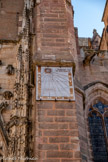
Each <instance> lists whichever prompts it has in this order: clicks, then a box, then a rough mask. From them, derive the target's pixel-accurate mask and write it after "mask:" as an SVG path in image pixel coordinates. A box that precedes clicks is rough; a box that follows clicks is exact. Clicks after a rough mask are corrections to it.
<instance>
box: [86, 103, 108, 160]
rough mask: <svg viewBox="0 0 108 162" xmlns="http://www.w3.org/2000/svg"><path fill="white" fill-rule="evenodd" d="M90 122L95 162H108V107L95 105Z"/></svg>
mask: <svg viewBox="0 0 108 162" xmlns="http://www.w3.org/2000/svg"><path fill="white" fill-rule="evenodd" d="M88 122H89V130H90V139H91V144H92V150H93V159H94V162H108V148H107V147H108V139H107V138H108V105H104V104H103V103H102V102H98V103H97V104H95V105H93V107H91V108H90V109H89V115H88Z"/></svg>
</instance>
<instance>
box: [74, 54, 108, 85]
mask: <svg viewBox="0 0 108 162" xmlns="http://www.w3.org/2000/svg"><path fill="white" fill-rule="evenodd" d="M106 57H107V56H102V57H98V56H96V57H94V58H93V59H92V60H93V61H91V63H90V65H87V66H84V64H83V58H81V60H79V70H78V71H77V72H76V75H78V76H79V82H80V83H81V85H82V87H84V86H86V85H88V84H90V83H93V82H98V81H99V82H103V83H106V84H107V83H108V77H107V74H108V66H107V64H108V61H107V59H106Z"/></svg>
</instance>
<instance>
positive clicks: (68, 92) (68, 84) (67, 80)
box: [36, 67, 75, 100]
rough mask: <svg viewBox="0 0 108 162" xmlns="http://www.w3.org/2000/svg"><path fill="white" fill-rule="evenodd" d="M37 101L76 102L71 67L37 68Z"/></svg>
mask: <svg viewBox="0 0 108 162" xmlns="http://www.w3.org/2000/svg"><path fill="white" fill-rule="evenodd" d="M36 93H37V94H36V97H37V98H36V99H37V100H74V99H75V98H74V87H73V75H72V68H71V67H37V87H36Z"/></svg>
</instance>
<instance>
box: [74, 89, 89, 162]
mask: <svg viewBox="0 0 108 162" xmlns="http://www.w3.org/2000/svg"><path fill="white" fill-rule="evenodd" d="M75 97H76V110H77V120H78V130H79V139H80V150H81V158H82V162H87V161H88V158H89V154H88V140H87V129H86V120H85V113H84V94H83V93H81V92H78V91H76V93H75Z"/></svg>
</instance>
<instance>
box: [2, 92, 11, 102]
mask: <svg viewBox="0 0 108 162" xmlns="http://www.w3.org/2000/svg"><path fill="white" fill-rule="evenodd" d="M3 97H4V98H5V99H6V100H10V99H11V98H12V97H13V93H12V92H10V91H5V92H4V93H3Z"/></svg>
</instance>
